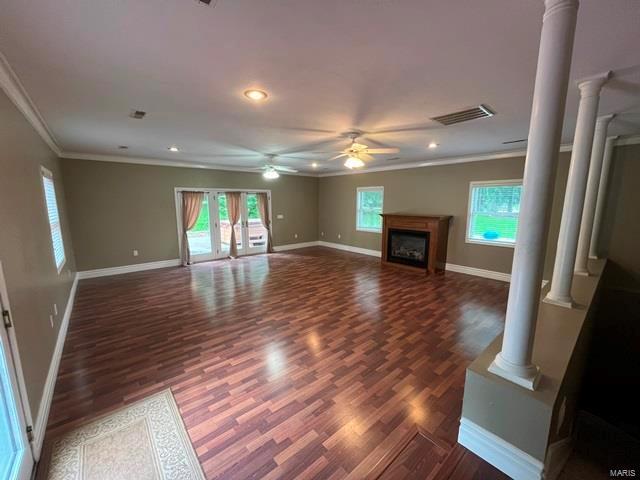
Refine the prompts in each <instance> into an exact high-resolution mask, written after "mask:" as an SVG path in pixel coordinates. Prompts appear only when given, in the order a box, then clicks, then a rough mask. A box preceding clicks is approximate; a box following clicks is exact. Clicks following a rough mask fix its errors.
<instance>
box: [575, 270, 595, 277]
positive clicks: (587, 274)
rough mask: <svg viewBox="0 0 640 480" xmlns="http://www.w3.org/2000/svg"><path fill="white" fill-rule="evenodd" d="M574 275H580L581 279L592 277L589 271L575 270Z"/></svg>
mask: <svg viewBox="0 0 640 480" xmlns="http://www.w3.org/2000/svg"><path fill="white" fill-rule="evenodd" d="M573 274H574V275H578V276H580V277H590V276H591V274H590V273H589V270H574V272H573Z"/></svg>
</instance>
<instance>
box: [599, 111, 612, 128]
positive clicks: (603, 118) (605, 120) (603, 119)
mask: <svg viewBox="0 0 640 480" xmlns="http://www.w3.org/2000/svg"><path fill="white" fill-rule="evenodd" d="M614 118H616V114H615V113H611V114H609V115H600V116H599V117H598V119H597V120H596V128H606V127H607V126H608V125H609V122H610V121H611V120H613V119H614Z"/></svg>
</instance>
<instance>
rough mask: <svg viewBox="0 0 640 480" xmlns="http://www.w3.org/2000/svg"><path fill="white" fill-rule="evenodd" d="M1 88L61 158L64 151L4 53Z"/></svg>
mask: <svg viewBox="0 0 640 480" xmlns="http://www.w3.org/2000/svg"><path fill="white" fill-rule="evenodd" d="M0 88H2V90H4V92H5V93H6V94H7V96H8V97H9V98H10V99H11V101H12V102H13V104H14V105H15V106H16V108H17V109H18V110H20V112H21V113H22V115H24V118H26V119H27V121H28V122H29V123H30V124H31V126H32V127H33V128H34V130H35V131H36V132H38V135H40V137H41V138H42V140H44V142H45V143H46V144H47V145H48V146H49V148H51V150H52V151H53V153H55V154H56V155H57V156H58V157H59V156H60V155H61V154H62V151H61V150H60V147H58V144H57V142H56V140H55V138H54V137H53V134H52V133H51V130H50V129H49V127H48V126H47V124H46V123H45V121H44V118H43V117H42V115H41V114H40V112H39V111H38V108H37V107H36V105H35V103H33V101H32V100H31V98H30V97H29V94H28V93H27V91H26V90H25V88H24V86H23V85H22V83H21V82H20V79H19V78H18V76H17V75H16V73H15V72H14V71H13V69H12V68H11V65H9V62H8V61H7V59H6V58H5V56H4V55H3V54H2V52H0Z"/></svg>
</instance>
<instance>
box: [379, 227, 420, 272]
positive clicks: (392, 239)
mask: <svg viewBox="0 0 640 480" xmlns="http://www.w3.org/2000/svg"><path fill="white" fill-rule="evenodd" d="M388 235H389V239H388V241H387V248H388V251H387V261H389V262H393V263H402V264H404V265H411V266H413V267H420V268H427V265H428V263H429V262H428V260H429V236H430V235H429V232H419V231H414V230H399V229H395V228H390V229H389V233H388Z"/></svg>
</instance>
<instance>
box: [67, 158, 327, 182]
mask: <svg viewBox="0 0 640 480" xmlns="http://www.w3.org/2000/svg"><path fill="white" fill-rule="evenodd" d="M59 156H60V158H68V159H74V160H93V161H96V162H115V163H129V164H134V165H155V166H160V167H182V168H201V169H205V170H224V171H229V172H245V173H255V174H257V175H261V174H262V173H261V172H260V170H258V169H259V168H262V167H230V166H228V165H218V164H215V163H205V162H196V161H192V160H185V161H176V160H163V159H160V158H150V157H128V156H119V155H104V154H97V153H79V152H61V153H60V155H59ZM278 173H280V175H293V176H298V177H315V176H316V175H315V174H314V173H304V172H296V173H292V172H278Z"/></svg>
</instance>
